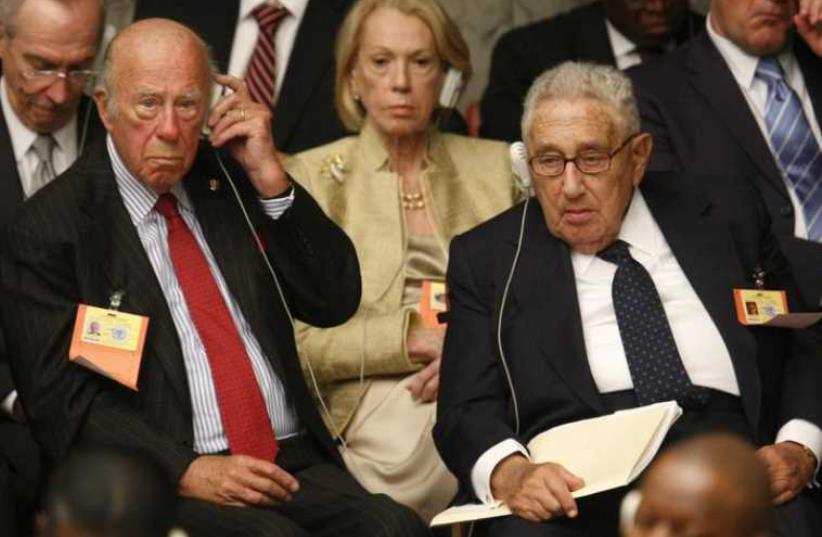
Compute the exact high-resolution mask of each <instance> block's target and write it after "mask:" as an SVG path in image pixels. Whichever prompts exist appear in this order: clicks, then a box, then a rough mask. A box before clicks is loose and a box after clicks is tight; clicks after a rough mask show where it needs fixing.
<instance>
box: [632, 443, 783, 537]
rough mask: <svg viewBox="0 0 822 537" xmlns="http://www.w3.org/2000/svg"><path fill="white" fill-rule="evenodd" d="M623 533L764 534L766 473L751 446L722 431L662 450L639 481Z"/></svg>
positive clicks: (672, 536) (671, 536)
mask: <svg viewBox="0 0 822 537" xmlns="http://www.w3.org/2000/svg"><path fill="white" fill-rule="evenodd" d="M640 491H641V501H640V503H639V506H638V509H637V511H636V515H635V518H634V520H633V527H632V528H631V529H629V530H628V531H627V533H626V537H651V536H654V537H678V536H684V535H699V536H701V537H768V536H769V535H770V527H771V507H770V503H771V502H770V492H769V488H768V476H767V473H766V472H765V469H764V468H763V467H762V464H761V462H760V461H759V460H758V459H757V457H756V452H755V451H754V448H753V447H751V446H750V445H749V444H747V443H746V442H744V441H743V440H741V439H739V438H737V437H734V436H730V435H721V434H712V435H707V436H702V437H696V438H694V439H692V440H689V441H686V442H683V443H681V444H678V445H677V446H675V447H673V448H671V449H669V450H668V451H666V452H665V453H664V454H663V455H662V456H661V457H660V459H659V460H658V461H657V462H656V463H654V465H653V466H652V467H651V469H650V470H649V471H648V473H647V475H646V476H645V478H644V479H643V481H642V486H641V488H640Z"/></svg>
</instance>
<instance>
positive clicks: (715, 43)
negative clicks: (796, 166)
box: [631, 0, 822, 309]
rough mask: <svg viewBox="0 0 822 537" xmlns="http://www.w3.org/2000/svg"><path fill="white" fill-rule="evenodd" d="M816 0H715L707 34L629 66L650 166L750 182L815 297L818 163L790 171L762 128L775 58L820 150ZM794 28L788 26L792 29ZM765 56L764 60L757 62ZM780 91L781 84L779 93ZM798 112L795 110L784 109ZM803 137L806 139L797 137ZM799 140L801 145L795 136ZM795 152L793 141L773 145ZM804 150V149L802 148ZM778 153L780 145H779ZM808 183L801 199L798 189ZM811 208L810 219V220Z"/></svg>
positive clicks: (820, 268)
mask: <svg viewBox="0 0 822 537" xmlns="http://www.w3.org/2000/svg"><path fill="white" fill-rule="evenodd" d="M814 4H815V5H816V6H817V7H816V12H817V13H818V11H819V5H820V2H819V1H818V0H813V1H807V0H803V1H802V2H801V5H802V6H803V10H804V13H806V14H807V15H797V14H796V3H795V2H793V1H771V0H767V1H766V0H757V1H756V2H736V1H733V0H714V1H713V2H712V3H711V11H710V15H709V17H708V18H709V22H708V25H707V28H708V31H707V32H705V33H703V34H701V35H700V36H699V37H697V38H696V39H694V40H693V41H692V42H691V43H688V45H686V46H685V47H682V49H680V50H678V51H676V52H675V53H674V54H671V55H670V56H669V57H668V58H667V60H666V61H665V62H659V63H658V64H655V65H649V66H647V67H646V66H642V67H639V68H637V69H636V70H632V71H631V77H632V79H633V81H634V84H635V86H636V91H637V98H638V101H639V108H640V114H641V115H642V121H643V127H644V128H645V129H647V130H648V131H649V132H651V133H652V134H653V135H654V141H655V144H654V153H653V155H652V158H651V164H650V166H651V169H659V170H689V171H695V172H704V173H717V174H729V173H730V174H737V175H741V176H743V177H746V178H748V179H750V181H751V182H752V183H753V184H754V185H755V186H756V188H757V189H758V190H759V192H760V193H761V194H762V197H763V198H764V199H765V204H766V206H767V208H768V212H769V213H770V216H771V219H772V222H773V229H774V232H775V233H776V235H777V237H778V238H779V240H780V245H781V248H782V250H783V251H784V252H785V255H786V256H787V257H788V260H789V261H790V262H791V265H792V269H793V272H794V276H795V277H796V280H797V283H798V284H799V287H800V290H801V291H802V293H803V295H804V297H805V300H806V302H807V303H808V304H809V306H810V307H812V308H814V309H818V308H819V307H820V303H821V302H820V301H822V231H820V229H822V216H820V215H819V214H820V212H822V171H820V170H822V166H820V165H819V164H818V163H817V165H816V168H808V169H807V170H806V171H805V172H800V173H805V174H806V175H807V178H806V179H799V178H797V177H792V176H789V175H788V174H787V173H786V172H785V169H786V168H785V163H784V162H782V159H781V158H780V156H779V153H778V152H777V151H776V150H775V149H774V142H773V140H772V139H771V135H769V134H768V131H770V130H773V129H772V128H771V126H769V125H768V124H767V123H768V117H767V115H768V114H767V107H768V103H769V102H770V99H771V97H770V92H769V86H768V82H767V81H766V79H765V78H763V77H764V75H762V74H758V71H759V70H760V67H759V66H760V64H761V65H767V62H774V61H775V63H772V64H771V65H773V69H774V72H777V73H778V72H780V71H781V72H782V74H783V75H784V82H785V83H786V84H787V85H786V86H784V87H785V88H790V90H789V91H792V92H793V94H794V96H795V98H797V99H798V102H799V103H801V108H802V112H803V113H802V116H803V117H804V121H805V127H804V129H803V130H804V131H807V130H808V128H810V132H811V136H810V137H809V138H808V140H807V141H808V143H811V144H812V143H814V142H815V145H816V148H815V150H816V152H817V159H822V156H819V150H820V149H819V148H820V147H822V131H820V126H822V23H820V17H819V15H817V16H816V17H815V18H814V19H813V20H811V18H810V15H809V14H810V13H812V10H811V8H812V6H813V5H814ZM794 27H795V28H796V30H797V32H794V30H793V28H794ZM763 60H764V62H765V63H762V61H763ZM787 93H788V91H786V94H787ZM792 117H796V116H792ZM803 138H804V136H803ZM799 143H801V142H799ZM779 145H780V146H782V147H783V148H784V149H787V150H789V151H793V147H795V146H796V145H798V143H795V142H790V143H789V144H779ZM809 150H812V149H809ZM779 151H780V152H783V153H784V151H783V150H779ZM796 182H802V183H804V185H807V186H808V187H809V188H810V190H812V189H813V188H814V185H816V186H815V188H816V194H815V195H814V194H811V195H810V199H809V200H808V201H807V202H803V201H802V200H800V199H799V198H798V196H800V195H803V194H804V192H805V190H804V189H805V187H797V186H795V183H796ZM812 214H815V215H816V222H815V224H814V225H812V222H811V220H813V217H812V216H810V215H812Z"/></svg>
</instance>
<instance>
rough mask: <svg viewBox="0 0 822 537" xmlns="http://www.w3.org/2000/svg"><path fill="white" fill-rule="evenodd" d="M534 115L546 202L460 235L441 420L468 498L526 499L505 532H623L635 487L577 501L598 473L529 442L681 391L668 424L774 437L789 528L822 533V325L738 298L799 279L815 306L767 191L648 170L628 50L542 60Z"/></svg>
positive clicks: (775, 485)
mask: <svg viewBox="0 0 822 537" xmlns="http://www.w3.org/2000/svg"><path fill="white" fill-rule="evenodd" d="M522 127H523V128H522V131H523V138H524V140H525V145H526V148H527V168H528V170H529V171H530V175H531V176H532V178H533V187H534V191H535V194H536V195H535V198H536V199H535V200H534V199H532V200H529V203H528V204H526V205H524V206H523V205H520V206H518V207H515V208H513V209H511V210H509V211H507V212H505V213H503V214H502V215H500V216H499V217H497V218H495V219H493V220H491V221H490V222H488V223H486V224H483V225H482V226H480V227H479V228H477V229H475V230H473V231H471V232H469V233H467V234H465V235H463V236H460V237H458V238H456V239H455V240H454V241H453V242H452V246H451V256H450V259H451V262H450V266H449V269H448V282H449V289H450V290H451V291H450V292H451V297H450V298H451V314H450V317H449V330H448V335H447V338H446V342H445V350H444V357H443V365H442V373H441V374H442V383H441V392H440V403H439V405H440V406H439V411H438V422H437V426H436V428H435V430H434V435H435V440H436V443H437V446H438V448H439V450H440V452H441V453H442V456H443V459H444V460H445V462H446V464H447V465H448V467H449V468H450V469H451V471H453V472H454V473H455V474H456V475H457V477H458V478H459V480H460V483H461V487H462V491H463V493H464V494H465V495H466V499H467V498H468V497H470V496H474V497H476V498H478V499H480V500H481V501H485V502H491V501H495V500H501V501H503V502H505V503H506V504H507V505H508V506H509V507H510V508H511V510H512V511H513V513H514V514H515V515H516V516H513V517H506V518H498V519H494V520H492V521H489V522H488V525H489V532H490V534H491V535H492V536H495V535H505V536H519V535H527V536H531V535H534V536H557V535H561V536H565V535H569V536H570V535H578V536H589V535H590V536H597V537H599V536H605V535H617V532H618V528H617V523H616V521H617V510H618V502H619V496H620V494H621V491H616V492H612V493H606V494H604V495H596V496H593V497H591V498H590V499H586V500H583V501H580V502H579V503H577V502H576V501H575V500H574V499H573V498H572V491H573V490H575V489H578V488H580V487H582V486H583V480H582V479H580V477H579V476H576V475H574V474H573V473H572V472H571V471H569V470H568V469H566V468H564V467H563V466H561V465H560V464H557V463H545V464H536V463H533V462H531V461H530V460H529V454H528V452H527V450H526V449H525V447H524V446H525V444H526V443H527V442H528V441H530V440H531V439H532V438H533V437H534V436H536V435H537V434H539V433H540V432H542V431H545V430H548V429H550V428H552V427H555V426H557V425H561V424H564V423H569V422H573V421H577V420H581V419H585V418H590V417H594V416H598V415H603V414H607V413H609V412H613V411H615V410H620V409H625V408H632V407H636V406H641V405H646V404H651V403H655V402H659V401H666V400H676V401H677V402H678V403H679V404H680V405H681V406H682V407H683V408H684V409H685V412H684V415H683V416H682V418H681V419H680V420H679V421H678V422H677V423H676V424H675V425H674V427H673V429H672V430H671V433H670V435H669V440H674V439H677V438H682V437H686V436H690V435H692V434H695V433H699V432H703V431H708V430H719V431H728V432H733V433H736V434H738V435H741V436H742V437H744V438H746V439H747V440H748V441H749V442H751V443H753V444H755V445H757V446H759V448H758V452H757V454H758V457H759V458H760V459H761V460H762V462H763V463H764V464H765V465H766V467H767V470H768V475H769V479H770V484H771V488H772V500H773V503H774V505H777V506H778V507H776V508H775V515H776V521H777V528H778V529H779V531H778V532H777V533H776V535H791V536H797V535H809V536H810V535H819V533H814V531H815V526H814V524H815V523H816V521H815V520H813V516H814V514H813V513H812V511H811V508H810V507H809V506H808V505H809V504H808V499H807V498H806V495H805V494H804V493H803V490H804V489H805V487H806V486H807V485H808V484H809V483H811V481H812V480H813V477H814V472H815V470H816V468H817V462H818V460H819V454H820V450H822V430H821V429H820V426H821V425H822V405H819V400H818V395H817V394H816V387H817V386H818V385H819V382H820V380H822V360H820V356H822V342H820V340H819V339H818V337H817V336H818V334H817V333H814V332H810V331H808V330H789V329H784V328H772V327H763V326H756V325H754V324H752V323H751V322H749V323H748V324H743V323H742V322H740V321H739V320H737V314H736V312H735V300H734V297H735V292H736V293H737V294H738V293H739V292H742V291H744V290H750V291H751V292H754V293H760V294H762V295H763V296H765V297H770V298H773V296H783V295H782V294H781V293H777V295H769V294H768V293H767V292H766V291H764V289H767V290H776V291H785V294H784V296H786V297H787V301H786V304H784V308H785V309H787V308H790V309H791V310H795V311H800V310H802V309H803V307H802V304H800V303H799V299H798V298H797V294H796V291H795V285H794V283H793V280H792V278H791V275H790V271H789V268H788V266H787V263H786V261H785V258H784V257H783V255H782V253H781V252H780V251H779V249H778V246H777V243H776V241H775V239H774V237H773V235H772V234H771V233H770V231H769V221H768V216H767V212H766V211H765V209H764V207H763V204H762V201H761V200H760V198H759V197H758V194H757V193H756V192H755V191H754V190H752V189H751V188H749V187H748V186H747V184H746V183H745V182H744V181H742V180H736V179H733V178H731V179H724V178H723V180H721V181H720V180H715V179H712V178H710V177H701V176H688V175H682V174H673V173H666V174H656V173H646V165H647V162H648V157H649V155H650V153H651V149H652V143H653V142H652V139H651V136H650V135H649V134H647V133H642V132H640V130H639V118H638V113H637V109H636V104H635V101H634V97H633V92H632V89H631V84H630V82H629V81H628V80H627V79H626V78H625V76H624V75H622V74H621V73H620V72H619V71H617V70H615V69H613V68H610V67H603V66H593V65H587V64H575V63H566V64H563V65H561V66H559V67H557V68H555V69H552V70H551V71H548V72H546V73H545V74H543V75H542V76H541V77H540V78H539V79H537V81H536V82H535V83H534V85H533V87H532V88H531V90H530V92H529V94H528V97H527V99H526V102H525V113H524V117H523V121H522ZM760 288H764V289H763V290H762V291H758V289H760ZM735 290H736V291H735ZM743 320H744V318H743ZM591 441H592V442H600V441H601V442H608V441H609V440H608V439H600V438H592V439H591Z"/></svg>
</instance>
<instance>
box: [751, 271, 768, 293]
mask: <svg viewBox="0 0 822 537" xmlns="http://www.w3.org/2000/svg"><path fill="white" fill-rule="evenodd" d="M766 275H767V273H766V272H765V271H764V270H763V269H762V267H756V268H754V272H753V275H752V277H753V282H754V287H756V288H757V289H765V276H766Z"/></svg>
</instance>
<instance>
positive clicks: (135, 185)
mask: <svg viewBox="0 0 822 537" xmlns="http://www.w3.org/2000/svg"><path fill="white" fill-rule="evenodd" d="M106 149H107V150H108V156H109V158H110V159H111V167H112V169H113V170H114V178H115V179H116V181H117V189H118V190H119V191H120V196H121V197H122V198H123V203H124V204H125V206H126V210H127V211H128V215H129V217H131V222H132V223H133V224H134V225H135V226H136V225H139V224H142V223H143V222H144V221H145V219H146V218H147V217H148V216H149V215H150V214H151V213H152V210H153V209H154V205H155V204H156V203H157V199H158V198H159V197H160V195H159V194H157V193H156V192H154V191H153V190H151V189H150V188H149V187H148V186H146V185H145V184H144V183H143V182H142V181H140V180H139V179H138V178H137V177H136V176H135V175H134V174H132V173H131V171H130V170H129V169H128V168H127V167H126V165H125V163H124V162H123V159H122V158H120V154H119V153H118V152H117V148H116V147H114V141H113V140H112V139H111V135H109V136H107V137H106ZM171 193H172V194H174V195H175V196H176V197H177V205H178V207H179V208H180V210H181V211H185V212H192V207H191V201H190V200H189V198H188V194H187V193H186V190H185V188H183V186H182V183H177V184H176V185H174V186H173V187H171Z"/></svg>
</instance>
